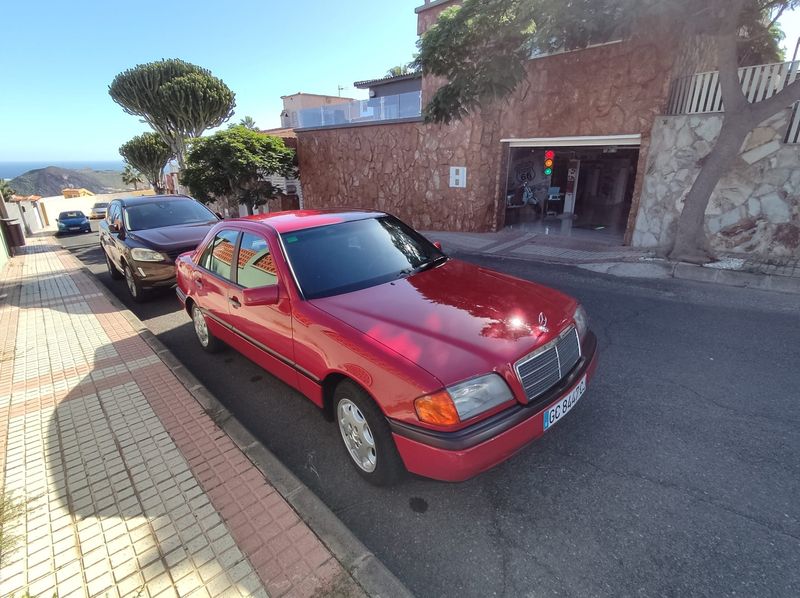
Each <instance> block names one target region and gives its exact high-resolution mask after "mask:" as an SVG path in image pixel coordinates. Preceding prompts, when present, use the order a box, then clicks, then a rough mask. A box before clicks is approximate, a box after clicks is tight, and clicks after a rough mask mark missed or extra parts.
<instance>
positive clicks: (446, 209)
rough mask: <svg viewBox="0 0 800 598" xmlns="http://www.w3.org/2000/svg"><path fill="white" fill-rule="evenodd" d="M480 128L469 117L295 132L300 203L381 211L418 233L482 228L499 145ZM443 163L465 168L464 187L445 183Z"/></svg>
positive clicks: (488, 218)
mask: <svg viewBox="0 0 800 598" xmlns="http://www.w3.org/2000/svg"><path fill="white" fill-rule="evenodd" d="M485 129H486V127H485V125H484V121H483V119H480V118H473V119H468V120H466V121H464V122H461V123H459V124H457V125H450V126H434V125H425V124H423V123H422V122H408V123H394V124H373V125H369V126H360V127H347V128H331V129H317V130H313V131H299V132H298V137H299V140H300V144H299V150H298V159H299V164H300V181H301V184H302V186H303V197H304V206H305V207H307V208H340V207H352V208H370V209H377V210H384V211H387V212H391V213H393V214H395V215H396V216H398V217H399V218H401V219H403V220H405V221H406V222H408V223H410V224H412V225H413V226H415V227H418V228H423V229H432V228H435V229H443V230H454V231H487V230H490V229H492V228H493V225H494V222H495V221H496V214H495V206H494V203H493V202H491V201H490V200H489V198H490V195H491V194H492V193H493V191H492V190H493V189H494V188H495V186H496V185H497V179H498V173H499V166H498V164H497V160H498V159H499V158H500V153H499V151H498V148H499V146H500V143H499V139H497V138H496V137H495V136H494V135H493V134H492V133H491V132H490V131H487V130H485ZM490 147H491V149H489V148H490ZM451 166H464V167H466V168H467V187H466V188H451V187H450V186H449V177H450V167H451Z"/></svg>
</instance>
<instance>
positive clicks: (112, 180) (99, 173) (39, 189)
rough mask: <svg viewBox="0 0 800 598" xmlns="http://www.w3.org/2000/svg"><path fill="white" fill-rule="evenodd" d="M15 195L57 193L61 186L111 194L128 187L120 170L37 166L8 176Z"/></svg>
mask: <svg viewBox="0 0 800 598" xmlns="http://www.w3.org/2000/svg"><path fill="white" fill-rule="evenodd" d="M9 184H10V185H11V188H12V189H14V190H15V191H16V192H17V193H18V194H19V195H41V196H42V197H48V196H50V195H61V190H62V189H67V188H72V189H81V188H83V189H88V190H89V191H91V192H92V193H113V192H115V191H125V190H127V189H132V188H133V187H128V186H126V185H124V184H123V183H122V178H121V173H119V172H117V171H114V170H91V169H89V168H83V169H81V170H71V169H69V168H59V167H58V166H48V167H47V168H37V169H35V170H29V171H28V172H26V173H24V174H21V175H19V176H18V177H16V178H14V179H11V182H10V183H9Z"/></svg>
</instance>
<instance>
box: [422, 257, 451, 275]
mask: <svg viewBox="0 0 800 598" xmlns="http://www.w3.org/2000/svg"><path fill="white" fill-rule="evenodd" d="M446 261H447V256H446V255H440V256H439V257H436V258H433V259H432V260H428V261H427V262H425V263H424V264H422V265H420V266H417V268H416V269H415V270H414V271H415V272H423V271H424V270H430V269H431V268H433V267H434V266H438V265H439V264H443V263H444V262H446Z"/></svg>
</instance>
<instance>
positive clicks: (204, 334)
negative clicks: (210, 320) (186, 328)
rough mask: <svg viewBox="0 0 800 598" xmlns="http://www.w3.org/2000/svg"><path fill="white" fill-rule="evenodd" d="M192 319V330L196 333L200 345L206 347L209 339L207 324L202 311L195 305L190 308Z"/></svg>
mask: <svg viewBox="0 0 800 598" xmlns="http://www.w3.org/2000/svg"><path fill="white" fill-rule="evenodd" d="M192 321H193V322H194V332H195V334H197V340H199V341H200V344H201V345H203V346H204V347H207V346H208V339H209V336H208V324H206V319H205V317H204V316H203V313H202V312H201V311H200V310H199V309H198V308H197V307H195V308H194V309H193V310H192Z"/></svg>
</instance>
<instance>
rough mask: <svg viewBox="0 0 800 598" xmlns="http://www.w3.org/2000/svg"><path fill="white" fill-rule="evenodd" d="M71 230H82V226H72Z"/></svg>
mask: <svg viewBox="0 0 800 598" xmlns="http://www.w3.org/2000/svg"><path fill="white" fill-rule="evenodd" d="M69 230H81V227H80V226H70V227H69Z"/></svg>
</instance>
